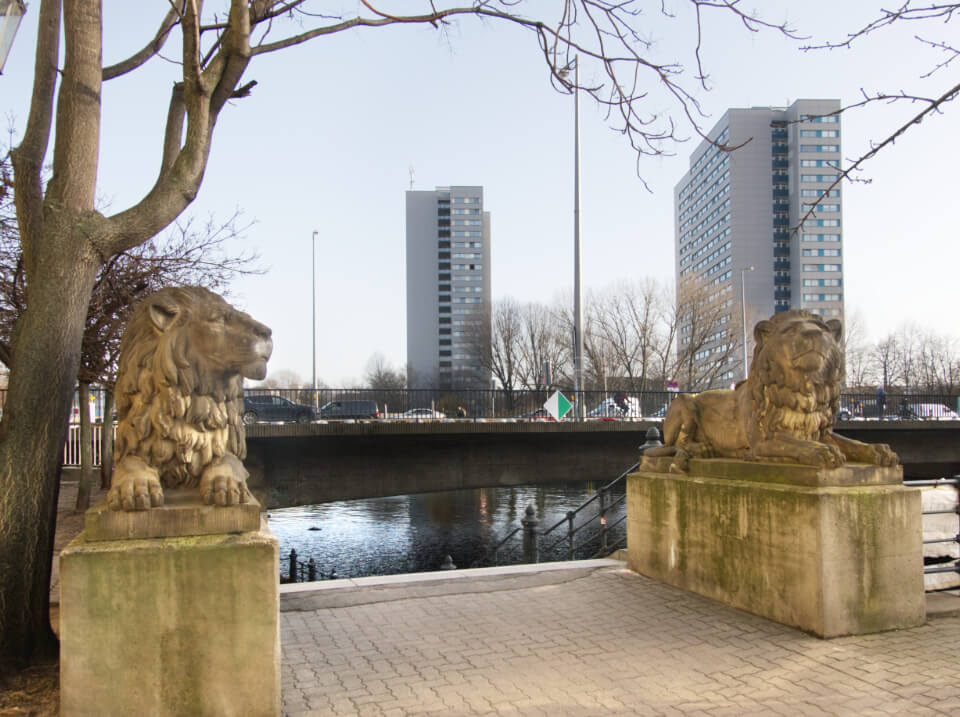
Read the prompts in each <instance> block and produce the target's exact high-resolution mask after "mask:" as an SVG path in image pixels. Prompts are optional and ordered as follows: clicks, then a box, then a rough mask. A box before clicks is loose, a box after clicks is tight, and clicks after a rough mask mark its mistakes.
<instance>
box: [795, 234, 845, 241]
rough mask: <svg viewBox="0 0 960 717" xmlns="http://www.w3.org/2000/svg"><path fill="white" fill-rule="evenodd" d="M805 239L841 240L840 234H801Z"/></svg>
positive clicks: (801, 237)
mask: <svg viewBox="0 0 960 717" xmlns="http://www.w3.org/2000/svg"><path fill="white" fill-rule="evenodd" d="M800 239H802V240H803V241H840V235H839V234H801V235H800Z"/></svg>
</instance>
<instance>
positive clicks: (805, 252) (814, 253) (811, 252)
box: [803, 249, 840, 256]
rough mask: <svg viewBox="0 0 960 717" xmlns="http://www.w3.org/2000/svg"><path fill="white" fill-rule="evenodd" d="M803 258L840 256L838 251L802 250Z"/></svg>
mask: <svg viewBox="0 0 960 717" xmlns="http://www.w3.org/2000/svg"><path fill="white" fill-rule="evenodd" d="M803 256H840V250H839V249H804V250H803Z"/></svg>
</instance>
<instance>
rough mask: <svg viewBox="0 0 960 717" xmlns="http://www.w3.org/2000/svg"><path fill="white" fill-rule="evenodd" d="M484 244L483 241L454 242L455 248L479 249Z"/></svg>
mask: <svg viewBox="0 0 960 717" xmlns="http://www.w3.org/2000/svg"><path fill="white" fill-rule="evenodd" d="M449 243H450V242H447V244H449ZM482 246H483V242H482V241H455V242H454V243H453V248H454V249H479V248H480V247H482Z"/></svg>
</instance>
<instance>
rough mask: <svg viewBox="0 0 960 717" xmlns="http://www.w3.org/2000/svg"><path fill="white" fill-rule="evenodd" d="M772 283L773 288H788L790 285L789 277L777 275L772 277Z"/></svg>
mask: <svg viewBox="0 0 960 717" xmlns="http://www.w3.org/2000/svg"><path fill="white" fill-rule="evenodd" d="M773 283H774V286H789V285H790V277H789V276H780V275H779V274H775V275H774V277H773Z"/></svg>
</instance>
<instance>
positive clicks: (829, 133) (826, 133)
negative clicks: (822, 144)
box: [800, 129, 840, 137]
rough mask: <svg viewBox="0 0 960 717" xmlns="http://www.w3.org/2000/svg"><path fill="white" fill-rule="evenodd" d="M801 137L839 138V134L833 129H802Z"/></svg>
mask: <svg viewBox="0 0 960 717" xmlns="http://www.w3.org/2000/svg"><path fill="white" fill-rule="evenodd" d="M800 136H801V137H839V136H840V132H839V131H837V130H835V129H802V130H800Z"/></svg>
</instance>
